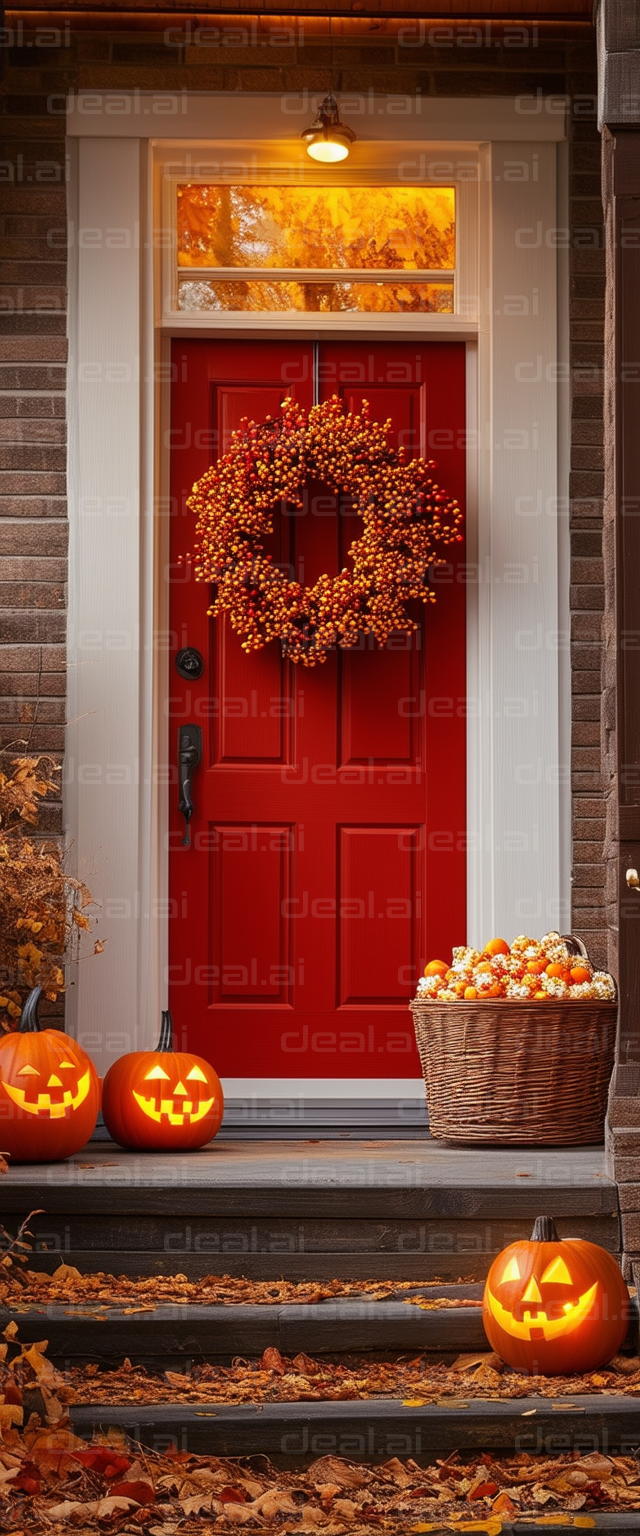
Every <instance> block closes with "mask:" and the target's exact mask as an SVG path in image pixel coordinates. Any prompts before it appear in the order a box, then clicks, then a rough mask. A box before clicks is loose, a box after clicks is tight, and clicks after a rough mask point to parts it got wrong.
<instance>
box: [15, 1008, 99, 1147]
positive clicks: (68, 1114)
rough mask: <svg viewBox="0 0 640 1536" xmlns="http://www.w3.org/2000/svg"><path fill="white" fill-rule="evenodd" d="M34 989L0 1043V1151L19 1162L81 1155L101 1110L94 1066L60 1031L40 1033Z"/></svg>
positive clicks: (67, 1036)
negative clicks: (14, 1023)
mask: <svg viewBox="0 0 640 1536" xmlns="http://www.w3.org/2000/svg"><path fill="white" fill-rule="evenodd" d="M41 990H42V989H41V987H34V989H33V991H32V992H30V993H29V996H28V998H27V1001H26V1003H25V1005H24V1008H23V1010H22V1013H21V1015H20V1023H19V1025H18V1028H17V1029H16V1030H11V1031H10V1033H9V1034H7V1035H3V1036H2V1038H1V1039H0V1148H2V1151H3V1152H8V1153H9V1154H10V1156H11V1157H13V1158H15V1159H16V1161H17V1162H20V1163H49V1162H58V1161H59V1160H60V1158H62V1157H70V1156H71V1153H72V1152H79V1150H80V1147H83V1146H84V1144H85V1142H86V1141H88V1140H89V1137H90V1136H91V1133H92V1131H93V1130H94V1129H95V1124H96V1119H97V1116H98V1109H99V1106H100V1087H99V1079H98V1074H97V1072H96V1069H95V1067H94V1065H93V1062H92V1061H91V1060H90V1058H89V1057H88V1056H87V1054H86V1051H83V1049H82V1046H80V1045H78V1042H77V1040H72V1039H71V1036H70V1035H65V1034H64V1033H63V1031H62V1030H61V1029H41V1027H40V1021H39V1019H38V1000H39V997H40V993H41Z"/></svg>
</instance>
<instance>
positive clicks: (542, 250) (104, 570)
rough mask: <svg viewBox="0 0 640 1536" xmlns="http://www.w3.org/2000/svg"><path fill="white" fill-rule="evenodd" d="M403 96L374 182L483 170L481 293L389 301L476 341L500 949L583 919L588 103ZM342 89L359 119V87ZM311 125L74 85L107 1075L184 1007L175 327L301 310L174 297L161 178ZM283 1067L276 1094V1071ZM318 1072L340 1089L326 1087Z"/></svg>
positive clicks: (74, 320) (88, 662) (73, 759)
mask: <svg viewBox="0 0 640 1536" xmlns="http://www.w3.org/2000/svg"><path fill="white" fill-rule="evenodd" d="M169 99H170V100H169ZM292 99H293V98H292ZM168 100H169V108H168V107H167V105H166V104H167V101H168ZM393 100H394V99H393V98H389V97H380V98H378V97H373V98H367V101H366V108H367V110H366V111H364V110H363V113H362V123H361V125H359V124H358V121H357V119H356V117H355V116H354V117H353V121H354V126H355V128H356V131H357V132H358V158H357V159H356V155H355V152H354V155H353V157H352V158H353V165H352V167H351V168H350V169H349V172H348V175H349V177H350V178H351V181H352V182H357V181H359V180H361V179H364V180H367V179H368V180H369V181H375V179H376V178H377V179H378V180H380V181H383V180H386V181H387V182H388V181H397V180H398V177H399V173H400V169H401V168H405V169H403V171H402V174H403V175H408V174H409V172H408V171H407V170H406V167H407V166H411V167H412V168H413V169H412V171H411V175H412V177H413V183H412V184H414V185H415V184H420V183H423V184H428V183H433V182H434V181H437V180H438V179H440V181H441V182H442V181H443V180H445V179H446V178H449V179H451V177H452V176H454V169H453V168H454V166H455V167H456V170H457V172H458V173H459V172H460V166H461V165H462V164H466V165H467V166H468V167H469V174H468V177H467V178H466V180H465V178H464V177H461V178H460V179H459V185H460V187H461V188H462V189H463V191H462V193H461V196H462V198H463V200H464V203H465V210H466V211H465V212H464V218H463V221H462V224H463V225H465V223H466V230H467V234H466V237H465V241H464V249H461V253H460V255H461V261H460V264H459V282H458V289H459V293H461V294H463V295H464V296H465V300H466V302H465V305H464V313H461V310H460V306H458V312H457V313H456V314H454V315H424V316H415V315H411V316H388V315H385V316H383V317H382V318H383V320H384V321H385V334H387V335H391V334H394V335H396V336H402V335H407V333H408V331H409V329H410V332H411V336H412V338H416V337H418V336H420V337H423V338H424V339H426V338H428V337H429V336H436V335H437V336H438V337H441V338H442V337H447V336H450V337H454V336H455V337H456V338H457V339H460V338H462V339H464V340H465V341H466V342H467V353H468V387H467V399H468V436H467V445H468V533H469V557H468V559H469V575H470V579H469V583H468V629H469V640H468V662H469V677H468V692H469V718H468V768H469V791H468V832H469V856H468V872H469V905H468V937H469V939H470V941H472V942H475V943H477V942H478V941H479V940H480V939H482V940H486V939H487V938H488V937H489V936H490V935H491V934H493V933H503V934H504V935H505V937H507V938H511V937H512V936H513V935H514V934H515V933H516V932H519V931H522V930H526V929H530V930H531V931H533V932H534V933H540V932H542V931H544V929H545V928H549V927H552V926H553V927H555V926H561V927H562V926H564V924H565V923H566V921H567V915H568V903H569V890H568V879H569V869H568V860H567V857H566V849H567V846H568V843H567V839H568V837H569V835H570V800H569V781H568V763H565V760H564V759H565V757H566V731H565V732H564V734H563V730H562V719H563V708H564V702H563V701H564V697H565V685H564V683H563V684H562V691H561V682H560V679H561V676H563V673H562V666H564V665H565V663H564V661H562V654H563V652H562V648H563V644H564V639H563V624H564V618H563V617H559V615H560V616H563V615H564V614H565V613H566V608H567V601H568V597H567V593H565V585H566V580H567V569H568V563H567V559H566V541H567V537H568V520H567V518H566V515H564V513H563V510H562V502H561V500H560V499H559V498H561V497H562V496H563V495H564V494H565V493H566V492H565V479H566V474H565V467H566V451H565V448H564V447H563V441H562V433H563V432H566V420H565V418H566V411H565V408H564V405H563V404H562V397H561V394H559V389H560V386H561V383H562V377H563V376H562V372H561V368H560V367H559V361H558V359H559V335H558V294H559V291H560V290H559V287H558V283H559V278H558V273H559V271H560V272H562V266H561V265H559V254H558V248H560V251H561V248H562V239H561V235H562V231H560V232H559V230H558V225H559V224H561V223H562V218H561V217H560V215H559V213H558V206H559V205H558V206H557V202H556V198H557V180H558V178H557V159H558V144H559V143H560V141H562V139H563V137H564V123H565V119H564V107H563V98H560V97H553V98H546V97H531V98H528V97H527V98H524V97H523V98H520V99H519V100H509V99H506V98H500V99H499V100H491V99H487V98H481V99H478V100H472V99H471V100H469V99H467V100H462V99H461V100H458V99H455V100H437V101H432V100H430V101H426V100H425V101H424V102H423V103H422V104H421V108H420V113H417V112H414V113H413V115H411V116H404V117H401V116H399V115H397V114H396V115H394V113H393V111H392V110H390V102H393ZM171 101H172V102H173V107H171V105H170V103H171ZM309 101H310V102H311V101H312V98H309ZM163 102H164V103H165V108H164V111H163V110H161V108H162V103H163ZM342 105H343V108H344V110H345V116H348V115H349V114H348V113H347V111H346V99H345V101H344V102H343V103H342ZM174 108H175V110H174ZM370 108H371V110H370ZM299 126H300V114H298V116H296V115H295V114H294V113H293V112H290V113H288V114H287V113H284V112H283V110H282V105H281V98H280V97H276V96H274V97H270V96H258V95H248V96H245V95H244V94H243V95H242V96H240V95H239V94H238V93H233V94H232V95H227V96H223V95H220V96H215V95H204V94H197V93H196V94H194V95H192V94H189V93H187V94H185V96H184V97H183V95H182V93H177V94H176V93H168V96H167V94H165V93H162V94H161V93H144V92H125V93H118V92H109V93H95V92H85V93H80V94H79V95H76V96H74V97H73V98H71V99H70V101H69V111H68V118H67V131H68V134H69V137H70V139H71V140H72V141H73V143H72V145H71V150H72V153H71V171H72V188H71V198H70V219H71V222H70V230H69V244H70V247H71V251H70V257H71V260H70V274H71V277H70V281H71V289H72V291H71V296H70V343H71V347H70V351H71V357H70V445H69V470H70V486H71V505H70V520H71V556H70V559H71V571H70V612H69V718H70V721H71V724H70V727H69V748H68V770H67V781H68V782H67V797H66V825H67V830H68V834H69V839H70V843H71V845H72V848H73V850H74V857H75V860H76V864H77V868H78V871H79V872H80V873H81V874H82V876H83V877H84V878H85V879H86V880H87V881H88V883H89V884H90V886H91V888H92V890H93V891H94V894H95V896H96V898H97V899H98V900H99V901H100V903H101V906H102V914H103V915H102V923H101V930H102V931H103V933H104V937H105V938H106V939H107V941H108V942H107V945H106V949H105V952H104V954H103V955H102V957H101V959H100V961H96V962H95V963H94V962H92V964H91V965H85V966H81V967H80V973H79V976H78V979H77V984H76V986H75V987H74V988H73V991H72V1015H71V1016H72V1019H73V1016H74V1012H75V1025H74V1027H75V1029H76V1031H77V1033H78V1035H79V1036H80V1038H81V1039H82V1041H83V1043H84V1044H85V1045H87V1046H88V1047H89V1049H90V1050H91V1052H92V1054H93V1055H94V1057H95V1058H96V1060H97V1061H99V1062H100V1064H101V1066H102V1068H103V1069H104V1068H106V1066H107V1065H108V1064H109V1062H110V1061H111V1060H112V1059H113V1058H114V1056H117V1055H119V1054H121V1053H122V1052H123V1051H125V1050H128V1049H132V1048H135V1047H136V1046H143V1045H144V1046H149V1045H151V1044H152V1043H154V1041H155V1038H156V1035H157V1021H158V1017H159V1010H160V1007H161V1006H163V1005H164V1003H165V992H164V976H165V974H166V943H167V931H168V913H169V906H168V893H167V889H166V865H165V858H164V853H163V849H164V844H165V827H166V809H167V796H168V789H167V764H166V758H167V749H166V743H165V738H164V728H165V724H166V717H165V709H164V702H165V694H166V689H167V684H168V673H167V649H166V645H164V643H163V636H164V635H165V634H166V630H167V628H168V624H167V619H166V615H165V614H164V613H163V611H162V607H161V597H160V594H161V593H162V592H163V591H166V583H164V582H163V581H162V580H160V579H159V578H160V575H161V573H162V570H163V566H164V562H165V560H166V558H167V553H166V545H167V536H168V517H167V516H166V515H165V514H166V512H167V508H168V480H167V471H168V457H167V454H168V450H167V449H166V447H165V443H166V428H167V426H168V414H167V413H168V390H169V368H168V347H169V343H170V338H171V336H172V335H175V334H184V333H185V330H186V331H187V333H189V331H191V333H192V334H198V335H202V334H203V333H204V331H206V333H207V334H210V335H216V334H219V333H220V331H221V330H224V331H225V334H227V335H228V334H229V332H230V331H231V333H232V334H238V335H244V336H246V335H251V334H254V335H263V334H264V333H265V329H266V327H265V320H266V319H268V321H269V323H270V325H271V322H272V326H271V329H270V334H272V335H275V334H282V335H291V333H292V330H293V329H294V327H293V326H292V324H291V323H290V319H289V317H288V316H283V315H278V316H269V317H259V318H257V317H256V316H255V315H247V316H233V317H231V316H224V317H219V316H218V315H215V316H211V315H206V316H203V317H196V321H195V322H194V317H193V316H192V315H190V316H180V315H176V314H175V313H171V312H168V311H167V308H166V306H165V304H164V301H163V294H164V293H165V289H164V286H163V272H162V252H161V250H160V249H159V248H158V242H157V241H156V239H155V231H156V227H157V221H158V216H159V215H158V209H159V207H160V208H161V201H162V187H163V185H165V184H166V182H167V174H166V170H167V166H169V167H170V168H171V174H179V173H180V169H181V167H182V166H184V165H185V164H186V157H187V156H191V157H192V159H191V161H190V164H191V165H192V167H194V172H193V173H194V175H195V174H196V171H195V167H196V166H197V167H198V169H199V170H200V171H201V172H202V167H203V166H207V167H208V168H211V167H212V166H213V164H214V163H215V164H216V165H223V166H224V171H220V172H219V174H224V175H225V176H226V177H227V178H228V179H231V180H233V179H234V177H236V178H240V177H241V178H242V179H245V180H246V179H247V174H249V175H252V174H254V170H253V167H257V170H256V172H255V174H258V173H260V174H261V173H262V172H264V173H265V174H266V172H267V170H268V168H269V167H271V168H272V170H273V171H274V172H275V174H278V175H280V176H282V168H283V165H286V164H293V163H295V164H298V159H297V158H296V157H299V152H300V151H299V142H298V139H297V135H298V133H299ZM386 134H388V135H389V137H385V135H386ZM278 135H280V137H279V136H278ZM249 136H250V138H251V142H250V144H249ZM249 150H250V154H251V155H252V156H253V161H252V162H251V163H249V162H248V159H247V155H248V153H249ZM560 153H561V154H562V153H563V151H560ZM562 163H563V162H562ZM247 165H248V167H249V169H248V171H247ZM471 168H472V169H473V174H471ZM202 174H203V175H206V174H207V171H205V172H202ZM345 174H346V173H345ZM211 179H213V176H212V178H211ZM562 184H563V183H562ZM460 207H461V210H462V202H461V204H460ZM461 227H462V226H461ZM560 260H561V258H560ZM471 300H472V301H473V302H470V301H471ZM457 302H458V300H457ZM354 321H355V322H356V323H355V324H354ZM187 322H188V323H187ZM389 322H390V323H389ZM406 322H409V323H408V324H407V323H406ZM295 332H296V334H300V335H306V336H317V335H325V336H326V335H336V336H339V335H343V336H344V335H345V334H350V335H354V334H362V333H363V332H366V333H367V334H374V333H375V334H380V331H379V330H378V327H377V324H376V318H375V317H372V316H369V315H366V316H365V315H359V316H355V317H354V316H352V315H345V316H335V315H327V316H305V315H303V316H298V317H296V326H295ZM563 345H564V342H563V338H562V335H561V338H560V348H561V350H562V346H563ZM559 400H560V402H561V403H560V406H559V403H558V402H559ZM559 430H560V440H559ZM561 661H562V666H561ZM563 850H564V853H563ZM229 1086H230V1087H231V1088H232V1095H233V1096H234V1097H236V1098H243V1097H245V1096H246V1094H249V1093H250V1085H249V1084H245V1083H244V1082H243V1083H242V1085H239V1084H233V1085H232V1084H230V1085H229ZM350 1086H351V1089H352V1090H353V1093H352V1097H353V1098H354V1100H355V1098H356V1097H358V1096H361V1095H362V1088H360V1089H358V1090H356V1088H355V1085H353V1084H351V1085H349V1083H348V1082H347V1081H346V1080H345V1082H343V1083H341V1085H340V1089H339V1090H338V1087H337V1086H336V1090H335V1092H336V1095H338V1093H339V1094H340V1096H341V1097H344V1096H345V1095H348V1093H349V1091H350ZM264 1087H265V1092H266V1093H267V1096H268V1097H272V1090H273V1085H272V1084H270V1083H269V1084H265V1085H264ZM366 1087H367V1094H368V1095H369V1096H371V1097H374V1098H376V1097H379V1096H380V1095H384V1094H386V1095H387V1096H388V1097H389V1099H394V1100H397V1099H398V1095H399V1094H400V1095H401V1096H406V1097H411V1096H412V1095H411V1093H410V1091H409V1090H408V1089H407V1085H406V1084H404V1083H403V1084H395V1083H385V1084H377V1085H376V1090H375V1093H373V1092H372V1091H371V1090H370V1085H366ZM285 1089H286V1090H287V1093H289V1094H290V1092H292V1091H293V1090H292V1088H291V1085H289V1084H285V1083H283V1084H282V1090H283V1097H285V1098H286V1097H287V1093H285V1092H284V1090H285ZM300 1091H301V1092H303V1093H304V1096H305V1098H306V1099H308V1098H310V1097H311V1098H313V1097H314V1095H315V1096H316V1097H317V1098H318V1099H319V1100H320V1099H326V1097H327V1085H326V1083H322V1082H318V1084H317V1085H315V1086H314V1085H313V1084H310V1083H307V1082H305V1083H304V1085H303V1087H301V1088H300ZM420 1091H421V1090H420V1085H419V1084H417V1085H416V1093H417V1094H419V1092H420ZM366 1096H367V1095H365V1097H366Z"/></svg>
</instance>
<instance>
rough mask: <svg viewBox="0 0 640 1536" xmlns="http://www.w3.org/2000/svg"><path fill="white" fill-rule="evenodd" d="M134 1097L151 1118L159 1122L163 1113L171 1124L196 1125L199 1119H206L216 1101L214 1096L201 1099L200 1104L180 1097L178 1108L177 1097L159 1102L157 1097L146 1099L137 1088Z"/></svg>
mask: <svg viewBox="0 0 640 1536" xmlns="http://www.w3.org/2000/svg"><path fill="white" fill-rule="evenodd" d="M133 1097H134V1099H135V1101H136V1104H138V1105H139V1106H140V1109H141V1110H142V1113H143V1114H144V1115H147V1116H148V1118H149V1120H155V1121H156V1122H157V1123H158V1124H159V1123H160V1121H161V1120H162V1117H163V1115H166V1117H167V1120H168V1121H169V1125H196V1123H197V1121H198V1120H204V1117H205V1115H208V1113H209V1110H210V1109H211V1108H212V1106H213V1103H214V1100H213V1098H211V1099H201V1101H200V1103H199V1104H194V1103H193V1101H192V1100H191V1099H186V1100H183V1099H179V1100H178V1106H179V1107H178V1108H176V1107H175V1099H160V1102H159V1103H158V1100H157V1099H145V1097H144V1094H142V1093H136V1091H135V1088H134V1090H133Z"/></svg>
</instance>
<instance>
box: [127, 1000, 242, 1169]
mask: <svg viewBox="0 0 640 1536" xmlns="http://www.w3.org/2000/svg"><path fill="white" fill-rule="evenodd" d="M172 1034H173V1029H172V1024H171V1015H170V1014H169V1013H164V1014H163V1016H162V1030H161V1033H160V1040H159V1042H158V1048H157V1050H155V1051H131V1052H130V1053H129V1055H127V1056H121V1057H120V1059H119V1061H116V1062H114V1064H113V1066H112V1067H110V1068H109V1071H108V1072H107V1075H106V1077H105V1080H104V1084H103V1088H102V1113H103V1115H104V1120H105V1124H106V1126H107V1129H108V1131H109V1134H110V1135H111V1136H113V1139H114V1141H119V1142H120V1143H121V1145H122V1146H125V1147H136V1148H138V1149H140V1150H144V1149H145V1148H148V1149H153V1148H155V1149H156V1150H158V1151H179V1150H180V1149H185V1148H189V1147H202V1146H204V1143H205V1142H206V1141H210V1140H211V1138H212V1136H215V1134H216V1131H217V1130H218V1129H219V1126H220V1122H221V1120H222V1112H223V1108H224V1099H223V1094H222V1088H221V1085H220V1080H219V1078H218V1076H217V1073H216V1072H214V1069H213V1067H212V1066H211V1065H210V1063H209V1062H208V1061H205V1060H204V1058H203V1057H202V1056H193V1055H192V1054H191V1053H190V1052H188V1051H173V1050H172V1049H171V1041H172Z"/></svg>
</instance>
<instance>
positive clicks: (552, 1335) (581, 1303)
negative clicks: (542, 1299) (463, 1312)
mask: <svg viewBox="0 0 640 1536" xmlns="http://www.w3.org/2000/svg"><path fill="white" fill-rule="evenodd" d="M597 1289H598V1282H597V1280H596V1282H595V1285H592V1286H591V1287H590V1289H589V1290H588V1291H584V1292H583V1294H582V1296H579V1297H578V1300H577V1301H576V1302H575V1303H570V1302H567V1303H565V1306H566V1307H568V1310H567V1311H563V1313H562V1316H561V1317H548V1316H547V1313H546V1312H545V1311H544V1309H543V1308H542V1307H538V1306H534V1307H533V1308H532V1309H531V1310H529V1308H526V1309H525V1311H524V1313H523V1316H522V1318H517V1317H515V1316H514V1314H513V1312H508V1311H507V1309H506V1307H503V1306H502V1305H501V1303H500V1302H499V1301H498V1299H497V1297H496V1296H494V1295H493V1294H492V1292H491V1291H488V1292H487V1300H488V1302H489V1307H490V1310H491V1313H492V1316H493V1317H495V1320H496V1322H497V1323H499V1325H500V1327H501V1328H503V1329H504V1331H505V1333H508V1334H510V1335H511V1337H512V1338H514V1339H532V1340H534V1341H535V1340H536V1339H541V1338H542V1339H544V1340H545V1341H548V1340H549V1339H560V1338H566V1335H567V1334H568V1333H573V1332H574V1329H576V1328H579V1327H580V1324H581V1323H583V1322H584V1320H585V1317H587V1316H588V1314H589V1312H590V1311H591V1308H592V1306H593V1303H594V1301H595V1299H596V1292H597Z"/></svg>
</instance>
